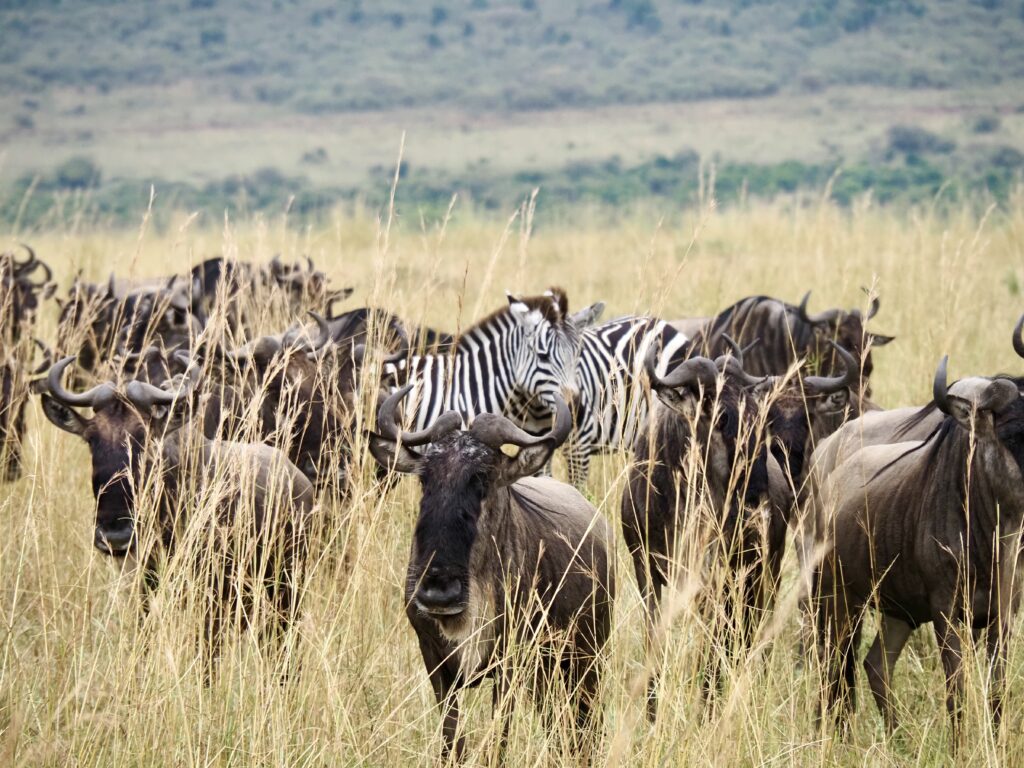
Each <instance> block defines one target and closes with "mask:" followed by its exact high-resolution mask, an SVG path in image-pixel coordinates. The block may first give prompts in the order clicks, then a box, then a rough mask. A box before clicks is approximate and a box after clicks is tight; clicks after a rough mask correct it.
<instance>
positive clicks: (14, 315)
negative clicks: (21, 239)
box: [0, 245, 57, 342]
mask: <svg viewBox="0 0 1024 768" xmlns="http://www.w3.org/2000/svg"><path fill="white" fill-rule="evenodd" d="M21 247H22V248H24V249H25V252H26V253H27V257H26V258H25V259H18V257H17V256H16V255H15V254H13V253H0V318H2V323H3V326H4V338H5V340H6V341H7V342H10V341H17V340H18V339H19V338H20V331H21V327H22V325H23V324H25V323H31V322H32V321H33V320H34V318H35V315H36V312H37V310H38V309H39V302H40V301H41V300H44V299H48V298H49V297H50V296H52V295H53V292H54V291H55V290H56V288H57V284H56V283H54V282H53V272H52V271H51V270H50V267H49V266H47V264H46V262H44V261H41V260H40V259H39V258H38V257H37V256H36V254H35V251H33V250H32V249H31V248H30V247H29V246H27V245H22V246H21ZM40 272H41V273H42V274H41V275H39V276H38V277H37V275H38V273H40Z"/></svg>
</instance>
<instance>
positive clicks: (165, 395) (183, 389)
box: [125, 350, 200, 408]
mask: <svg viewBox="0 0 1024 768" xmlns="http://www.w3.org/2000/svg"><path fill="white" fill-rule="evenodd" d="M179 355H184V364H185V367H186V372H185V375H184V376H183V377H182V379H181V383H180V384H179V385H178V388H177V389H175V390H174V391H173V392H169V391H167V390H166V389H162V388H160V387H157V386H154V385H152V384H149V383H147V382H144V381H129V382H128V385H127V386H126V387H125V397H127V398H128V399H129V400H130V401H131V402H132V403H134V404H135V406H137V407H138V408H152V407H153V406H154V405H170V404H171V403H173V402H174V401H175V400H178V399H180V398H183V397H187V396H188V395H189V393H191V392H192V390H193V389H195V387H196V384H197V383H198V381H199V373H200V368H199V366H195V367H194V368H192V369H191V370H187V369H188V366H189V365H190V364H191V362H192V361H191V359H190V358H189V356H188V355H187V354H184V353H183V352H182V350H177V351H176V352H175V353H174V358H175V359H176V360H178V361H179V362H182V359H181V358H180V357H179Z"/></svg>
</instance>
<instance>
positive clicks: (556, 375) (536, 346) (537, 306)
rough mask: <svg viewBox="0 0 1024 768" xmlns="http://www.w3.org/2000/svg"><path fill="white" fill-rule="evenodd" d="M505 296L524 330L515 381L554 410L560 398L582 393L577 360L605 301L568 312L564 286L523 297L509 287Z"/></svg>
mask: <svg viewBox="0 0 1024 768" xmlns="http://www.w3.org/2000/svg"><path fill="white" fill-rule="evenodd" d="M506 296H507V297H508V305H509V312H510V313H511V315H512V317H513V318H514V320H515V322H516V324H517V325H518V327H519V329H520V330H521V332H522V343H520V344H519V345H518V349H517V351H516V355H515V384H516V387H517V388H518V389H519V390H520V391H521V392H523V393H525V394H526V395H527V396H528V397H530V398H532V399H536V400H539V401H540V403H542V404H543V405H544V406H546V407H547V408H550V409H551V410H552V411H554V409H555V405H556V403H557V402H558V399H559V398H564V399H565V400H569V401H571V400H572V399H573V398H575V397H576V395H577V394H578V386H577V383H576V364H577V362H578V361H579V357H580V348H581V345H582V341H583V329H585V328H586V327H587V326H589V325H592V324H593V323H594V322H595V321H596V320H597V319H598V318H599V317H600V316H601V313H602V312H603V311H604V303H603V302H597V303H596V304H591V305H590V306H589V307H587V308H585V309H582V310H580V311H579V312H576V313H574V314H569V300H568V298H567V297H566V295H565V291H563V290H562V289H561V288H552V289H551V290H549V291H545V292H544V294H543V295H542V296H538V297H529V298H523V299H521V298H519V297H517V296H513V295H512V294H511V293H508V292H507V291H506Z"/></svg>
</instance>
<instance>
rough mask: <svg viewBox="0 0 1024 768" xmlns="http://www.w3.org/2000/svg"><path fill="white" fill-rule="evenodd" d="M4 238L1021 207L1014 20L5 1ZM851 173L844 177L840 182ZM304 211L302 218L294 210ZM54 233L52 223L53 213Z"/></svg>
mask: <svg viewBox="0 0 1024 768" xmlns="http://www.w3.org/2000/svg"><path fill="white" fill-rule="evenodd" d="M0 28H2V29H3V31H4V34H3V44H2V45H0V82H2V83H3V86H4V87H3V88H0V221H6V222H19V223H21V224H25V223H39V222H45V221H52V220H55V219H54V217H55V216H56V217H58V218H59V217H62V216H63V217H66V216H67V215H68V211H69V210H77V211H80V212H81V211H87V212H89V213H96V214H97V215H109V216H113V217H114V218H116V219H118V220H122V221H133V220H137V217H138V215H139V212H140V210H142V209H144V207H145V205H146V203H147V201H148V199H149V189H150V186H151V185H152V186H155V187H156V189H157V193H158V200H160V201H161V203H162V204H163V205H165V206H166V205H173V206H178V207H182V208H186V209H188V210H202V211H208V212H211V213H212V214H213V215H214V216H217V215H219V214H220V213H222V212H223V210H224V209H226V208H227V209H232V210H236V211H242V212H247V211H254V210H268V211H280V210H282V209H283V208H284V207H285V206H286V205H291V206H292V210H294V211H297V212H300V213H301V212H312V213H315V212H319V211H323V210H325V209H327V208H330V206H331V205H333V204H334V203H336V202H337V201H339V200H344V199H354V198H359V199H362V200H365V201H368V202H370V203H371V204H379V203H380V202H381V201H382V200H385V199H386V198H387V190H388V187H389V185H390V180H391V176H392V173H393V168H394V164H395V159H396V156H397V153H398V145H399V141H400V138H401V137H402V136H403V135H405V137H406V139H405V144H404V154H403V160H404V165H403V173H402V177H403V182H402V185H401V188H402V192H401V193H400V199H402V200H411V201H415V202H416V203H417V204H421V203H422V204H425V205H428V206H431V207H433V208H437V209H440V210H444V208H445V207H446V206H447V204H448V201H449V200H450V198H451V194H452V193H453V192H457V193H459V194H460V195H461V197H462V199H463V200H466V199H469V200H471V201H473V202H475V203H477V204H480V205H481V206H483V207H486V208H494V209H499V210H507V209H508V206H509V205H515V203H516V201H518V200H521V199H522V198H523V196H524V195H527V194H529V193H530V190H531V189H532V188H533V187H534V186H539V187H540V188H541V198H540V200H541V205H542V206H550V205H552V204H570V205H573V204H576V203H579V202H597V203H601V204H607V205H610V206H615V207H619V206H622V205H625V204H629V203H630V202H632V201H635V200H643V199H647V198H651V199H656V200H667V201H669V202H670V203H671V204H672V205H679V204H683V205H685V204H689V203H692V202H693V201H694V200H695V199H696V197H697V196H698V194H699V193H700V190H702V189H704V187H703V186H702V184H703V182H702V180H701V174H702V173H711V172H710V166H711V165H713V166H715V168H716V170H715V172H714V173H711V175H713V176H715V177H716V178H717V182H718V184H717V186H716V188H715V189H716V194H718V195H719V199H720V200H722V201H725V202H727V201H729V200H730V199H738V198H742V197H743V196H745V195H751V196H775V195H778V194H789V193H792V192H794V191H797V190H804V189H809V190H811V191H812V193H818V192H820V191H821V190H823V189H824V188H825V186H826V185H828V189H829V190H830V191H831V193H832V194H833V195H834V196H835V198H836V199H837V200H839V201H840V202H844V203H846V202H851V201H853V200H854V199H856V198H857V197H858V196H859V195H861V194H863V193H865V192H867V191H871V192H872V193H873V194H875V196H876V199H878V200H880V201H883V202H885V201H900V200H903V201H920V200H927V199H929V198H931V197H932V196H933V195H935V194H936V192H938V191H939V190H944V194H945V195H946V196H947V197H949V196H950V195H949V194H948V193H947V192H946V190H952V192H953V193H954V195H955V194H960V193H966V194H967V195H970V196H973V195H975V193H977V192H981V193H982V195H983V196H994V197H995V198H996V199H1002V198H1005V196H1006V195H1007V194H1009V192H1010V191H1011V190H1012V189H1013V188H1014V187H1015V185H1017V184H1019V183H1020V180H1021V174H1022V173H1024V0H1013V1H1012V2H1010V1H1009V0H974V1H973V2H969V1H966V0H962V1H960V2H953V1H952V0H937V1H936V2H913V1H909V0H817V1H816V2H812V1H811V0H675V1H672V2H670V1H669V0H426V1H425V2H420V1H419V0H417V1H416V2H409V1H408V0H406V1H405V2H400V1H399V0H341V1H340V2H339V1H328V0H273V1H272V2H257V0H172V1H167V0H159V1H156V0H74V1H73V2H72V1H70V0H65V1H64V2H61V1H60V0H24V1H21V2H19V1H17V0H0ZM838 170H841V171H842V172H841V173H840V174H839V175H838V176H837V175H836V172H837V171H838ZM289 201H290V202H289ZM47 217H49V218H47Z"/></svg>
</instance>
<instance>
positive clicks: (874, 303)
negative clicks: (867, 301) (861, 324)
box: [860, 285, 882, 320]
mask: <svg viewBox="0 0 1024 768" xmlns="http://www.w3.org/2000/svg"><path fill="white" fill-rule="evenodd" d="M860 289H861V290H862V291H864V293H866V294H867V295H868V296H871V291H869V290H868V289H867V288H865V287H864V286H863V285H862V286H861V287H860ZM881 306H882V302H881V300H880V299H879V298H878V297H877V296H873V297H872V298H871V307H870V308H869V309H868V316H867V317H866V318H865V320H870V319H871V318H872V317H874V316H875V315H877V314H878V310H879V308H880V307H881Z"/></svg>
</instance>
